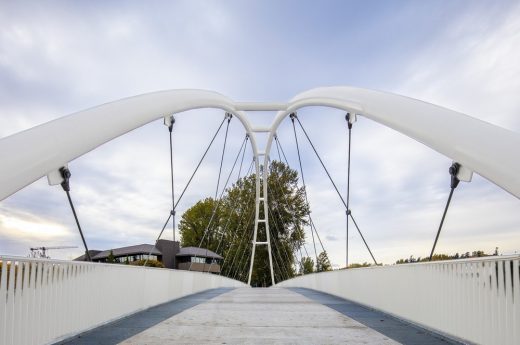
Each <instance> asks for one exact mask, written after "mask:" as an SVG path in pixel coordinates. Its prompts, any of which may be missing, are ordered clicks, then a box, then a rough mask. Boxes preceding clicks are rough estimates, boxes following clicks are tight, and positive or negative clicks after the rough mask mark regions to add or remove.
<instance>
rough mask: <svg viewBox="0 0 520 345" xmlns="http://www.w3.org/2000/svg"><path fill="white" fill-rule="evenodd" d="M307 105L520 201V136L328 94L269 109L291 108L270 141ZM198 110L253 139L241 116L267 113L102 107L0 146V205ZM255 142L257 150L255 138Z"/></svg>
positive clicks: (204, 96)
mask: <svg viewBox="0 0 520 345" xmlns="http://www.w3.org/2000/svg"><path fill="white" fill-rule="evenodd" d="M307 106H326V107H334V108H338V109H343V110H345V111H349V112H351V113H355V114H358V115H362V116H366V117H367V118H370V119H372V120H374V121H377V122H379V123H381V124H383V125H386V126H388V127H390V128H393V129H395V130H397V131H399V132H401V133H403V134H405V135H407V136H409V137H411V138H414V139H416V140H417V141H419V142H422V143H423V144H425V145H427V146H429V147H431V148H432V149H434V150H436V151H438V152H440V153H441V154H443V155H445V156H447V157H450V158H451V159H453V160H454V161H457V162H459V163H460V164H461V165H463V166H465V167H467V168H468V169H470V170H472V171H474V172H477V173H478V174H480V175H482V176H483V177H485V178H487V179H488V180H490V181H492V182H494V183H496V184H497V185H499V186H500V187H502V188H503V189H505V190H507V191H508V192H510V193H512V194H513V195H515V196H517V197H520V134H519V133H516V132H512V131H509V130H507V129H504V128H501V127H498V126H495V125H492V124H489V123H487V122H484V121H480V120H477V119H474V118H472V117H470V116H467V115H464V114H461V113H458V112H455V111H452V110H449V109H446V108H442V107H439V106H436V105H433V104H429V103H425V102H422V101H419V100H415V99H412V98H407V97H404V96H399V95H394V94H390V93H385V92H380V91H373V90H366V89H359V88H353V87H326V88H317V89H312V90H309V91H306V92H303V93H300V94H299V95H297V96H296V97H294V98H293V99H292V100H291V101H290V102H288V103H287V104H286V106H285V107H284V106H283V104H280V103H267V104H266V107H265V109H268V110H271V109H273V110H274V109H285V110H282V111H281V112H280V113H279V114H278V116H277V117H276V119H275V120H274V122H273V124H272V125H271V128H270V130H271V135H273V134H274V133H275V132H276V129H277V128H278V125H279V124H280V122H281V121H282V119H283V118H284V117H285V116H287V115H288V114H289V113H291V112H295V111H297V110H298V109H300V108H302V107H307ZM197 108H217V109H222V110H225V111H227V112H230V113H232V114H233V115H235V116H236V117H237V118H239V119H240V121H241V122H242V124H243V125H244V127H245V128H246V131H247V132H248V133H250V132H251V128H252V127H251V125H250V123H249V121H248V120H247V117H246V115H245V113H244V112H243V111H241V110H239V109H248V108H251V109H252V110H259V109H262V108H261V107H260V106H259V105H258V104H257V103H240V102H239V103H237V102H234V101H232V100H230V99H229V98H227V97H225V96H222V95H220V94H218V93H216V92H212V91H204V90H170V91H161V92H154V93H150V94H144V95H140V96H135V97H131V98H126V99H122V100H119V101H115V102H111V103H107V104H103V105H100V106H98V107H95V108H91V109H87V110H83V111H80V112H78V113H74V114H71V115H68V116H65V117H63V118H60V119H57V120H54V121H51V122H48V123H45V124H42V125H40V126H36V127H34V128H31V129H28V130H26V131H23V132H20V133H17V134H14V135H11V136H8V137H6V138H2V139H0V157H2V165H0V200H3V199H5V198H6V197H8V196H9V195H11V194H13V193H15V192H16V191H18V190H20V189H21V188H23V187H25V186H27V185H28V184H30V183H32V182H34V181H36V180H37V179H38V178H40V177H42V176H45V175H47V174H49V173H51V172H52V171H55V170H57V169H59V168H60V167H62V166H64V165H65V164H67V163H68V162H70V161H72V160H74V159H76V158H78V157H79V156H81V155H83V154H85V153H87V152H89V151H91V150H93V149H95V148H96V147H98V146H100V145H102V144H104V143H106V142H108V141H110V140H112V139H114V138H117V137H118V136H120V135H123V134H125V133H127V132H129V131H131V130H133V129H135V128H138V127H141V126H143V125H145V124H146V123H148V122H151V121H153V120H156V119H159V118H161V117H164V116H167V115H171V114H174V113H179V112H183V111H186V110H190V109H197ZM101 124H102V125H101ZM251 140H252V143H253V141H254V136H252V137H251ZM254 147H256V145H254ZM269 148H270V147H267V150H266V151H265V152H269Z"/></svg>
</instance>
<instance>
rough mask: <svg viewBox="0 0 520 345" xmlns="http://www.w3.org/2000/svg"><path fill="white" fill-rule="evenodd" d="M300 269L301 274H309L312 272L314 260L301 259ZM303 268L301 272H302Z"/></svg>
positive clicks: (308, 258)
mask: <svg viewBox="0 0 520 345" xmlns="http://www.w3.org/2000/svg"><path fill="white" fill-rule="evenodd" d="M301 263H302V267H301V268H300V273H301V274H309V273H312V272H314V260H312V259H311V258H310V257H303V258H302V262H301ZM302 268H303V272H302Z"/></svg>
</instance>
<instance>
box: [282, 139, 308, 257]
mask: <svg viewBox="0 0 520 345" xmlns="http://www.w3.org/2000/svg"><path fill="white" fill-rule="evenodd" d="M274 140H275V143H276V149H277V150H278V159H279V161H280V162H282V158H281V157H280V151H281V152H282V155H283V158H284V161H285V164H286V165H287V166H289V161H288V160H287V156H286V155H285V152H284V150H283V147H282V143H280V139H279V138H278V135H275V136H274ZM297 187H298V186H297V185H296V188H297ZM282 194H283V193H282ZM302 246H303V249H304V250H305V253H306V254H307V257H308V256H309V252H308V251H307V247H305V243H302ZM298 249H299V251H300V256H301V257H302V258H303V255H302V253H301V248H300V247H298Z"/></svg>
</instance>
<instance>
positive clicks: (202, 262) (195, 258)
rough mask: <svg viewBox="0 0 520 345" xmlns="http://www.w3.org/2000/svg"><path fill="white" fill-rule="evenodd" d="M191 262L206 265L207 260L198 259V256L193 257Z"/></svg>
mask: <svg viewBox="0 0 520 345" xmlns="http://www.w3.org/2000/svg"><path fill="white" fill-rule="evenodd" d="M191 262H196V263H199V264H204V263H206V259H205V258H198V257H196V256H192V257H191Z"/></svg>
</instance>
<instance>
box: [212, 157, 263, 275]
mask: <svg viewBox="0 0 520 345" xmlns="http://www.w3.org/2000/svg"><path fill="white" fill-rule="evenodd" d="M254 162H255V161H254V159H253V160H252V161H251V165H250V166H249V169H248V170H247V173H246V175H245V176H249V175H250V174H251V170H252V169H253V163H254ZM252 200H253V194H250V195H249V198H248V200H247V203H246V204H245V205H242V207H241V209H240V212H241V215H240V218H239V220H238V225H237V227H236V229H235V231H234V233H233V239H232V240H231V245H230V248H229V249H231V248H233V245H234V244H235V240H236V237H237V234H238V229H239V228H240V226H241V225H242V220H243V219H244V215H245V209H246V207H247V205H249V204H250V202H251V201H252ZM235 254H236V253H235ZM227 259H228V256H227V255H226V257H224V261H223V263H222V267H221V270H220V273H219V275H221V274H222V271H223V269H224V265H225V264H226V261H227ZM233 260H234V257H233Z"/></svg>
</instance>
